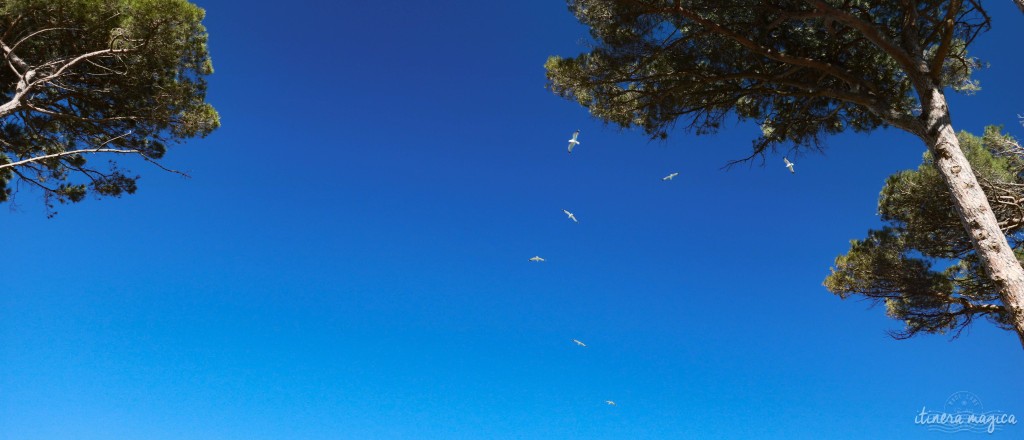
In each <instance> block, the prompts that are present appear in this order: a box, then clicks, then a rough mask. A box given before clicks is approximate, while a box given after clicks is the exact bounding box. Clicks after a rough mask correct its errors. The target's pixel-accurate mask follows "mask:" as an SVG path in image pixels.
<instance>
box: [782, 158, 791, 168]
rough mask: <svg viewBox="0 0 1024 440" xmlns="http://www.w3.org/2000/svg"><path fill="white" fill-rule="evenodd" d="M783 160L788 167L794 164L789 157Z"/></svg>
mask: <svg viewBox="0 0 1024 440" xmlns="http://www.w3.org/2000/svg"><path fill="white" fill-rule="evenodd" d="M782 161H783V162H786V167H787V168H788V167H791V166H793V162H790V161H789V158H788V157H783V158H782Z"/></svg>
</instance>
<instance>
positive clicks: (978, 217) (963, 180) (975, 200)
mask: <svg viewBox="0 0 1024 440" xmlns="http://www.w3.org/2000/svg"><path fill="white" fill-rule="evenodd" d="M925 102H928V104H929V105H928V106H927V108H926V110H925V111H926V113H925V115H926V119H925V123H926V126H925V132H924V133H923V135H924V140H925V142H926V143H927V144H928V148H929V149H930V150H931V152H932V154H933V155H934V157H935V165H936V168H938V170H939V174H940V175H942V179H943V180H944V181H945V182H946V185H947V186H948V187H949V189H950V192H951V193H952V196H953V206H955V207H956V210H957V213H958V214H959V215H960V221H961V222H962V223H963V225H964V229H965V230H967V233H968V235H970V237H971V242H972V243H974V249H975V251H977V253H978V256H979V257H980V259H981V263H982V266H984V268H985V271H986V272H987V273H988V275H989V277H990V278H991V279H992V281H993V282H994V283H995V284H996V286H998V287H999V294H1000V296H1001V298H1002V301H1003V305H1005V306H1006V308H1007V309H1008V310H1009V311H1010V315H1011V319H1012V320H1013V326H1014V328H1015V329H1016V330H1017V336H1018V337H1019V338H1020V341H1021V345H1022V346H1024V267H1022V266H1021V264H1020V262H1019V261H1018V260H1017V257H1016V256H1015V255H1014V253H1013V249H1011V248H1010V245H1009V243H1008V242H1007V241H1006V236H1005V235H1003V232H1002V230H1000V229H999V221H998V220H996V215H995V213H994V212H993V211H992V207H991V206H990V205H989V203H988V198H987V197H985V193H984V191H982V189H981V185H979V184H978V179H977V177H975V175H974V170H973V169H971V164H970V163H969V162H967V156H965V155H964V153H963V151H962V150H961V149H960V142H959V141H958V140H957V138H956V133H955V132H954V131H953V125H952V123H951V121H950V117H949V108H948V107H947V105H946V98H945V96H944V95H943V93H942V90H940V89H938V88H933V89H931V90H929V96H928V97H927V99H926V100H925Z"/></svg>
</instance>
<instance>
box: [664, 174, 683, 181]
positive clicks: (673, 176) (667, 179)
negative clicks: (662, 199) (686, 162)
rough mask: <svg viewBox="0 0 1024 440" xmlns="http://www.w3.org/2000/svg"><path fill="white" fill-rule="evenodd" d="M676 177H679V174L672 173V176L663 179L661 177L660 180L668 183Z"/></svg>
mask: <svg viewBox="0 0 1024 440" xmlns="http://www.w3.org/2000/svg"><path fill="white" fill-rule="evenodd" d="M678 175H679V173H672V174H669V175H667V176H665V177H662V178H661V180H664V181H666V182H667V181H669V180H672V179H674V178H675V177H676V176H678Z"/></svg>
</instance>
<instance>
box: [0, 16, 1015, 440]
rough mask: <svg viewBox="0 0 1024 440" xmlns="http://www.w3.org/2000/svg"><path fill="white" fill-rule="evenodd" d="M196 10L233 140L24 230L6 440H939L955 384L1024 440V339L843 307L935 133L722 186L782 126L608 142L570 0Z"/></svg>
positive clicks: (1010, 74) (857, 147) (4, 312)
mask: <svg viewBox="0 0 1024 440" xmlns="http://www.w3.org/2000/svg"><path fill="white" fill-rule="evenodd" d="M198 3H199V4H200V5H201V6H203V7H204V8H206V10H207V19H206V25H207V27H208V29H209V32H210V36H211V38H210V47H211V51H212V55H213V60H214V65H215V68H216V73H215V74H214V75H213V76H212V77H211V81H210V94H209V100H210V101H211V102H212V103H213V104H214V105H215V106H216V107H217V109H218V110H219V111H220V113H221V115H222V118H223V128H221V129H220V130H219V131H217V132H216V133H214V134H213V135H211V136H210V137H208V138H207V139H204V140H200V141H194V142H190V143H188V144H185V145H182V146H179V147H177V148H175V149H173V150H172V151H171V152H170V153H169V154H168V156H167V165H168V166H170V167H173V168H180V169H184V170H188V171H189V172H190V173H191V175H192V176H193V177H192V179H189V180H185V179H182V178H180V177H178V176H175V175H172V174H167V173H163V172H161V171H159V170H158V169H155V168H153V167H147V166H145V164H136V165H134V166H133V169H134V170H135V171H137V172H139V173H141V174H142V175H143V179H142V180H141V181H140V190H139V192H138V193H137V194H136V195H134V196H130V197H126V198H123V199H109V200H87V201H86V202H84V203H81V204H78V205H74V206H65V207H60V208H59V211H60V213H59V215H57V216H56V218H54V219H51V220H47V219H46V218H45V215H44V213H43V208H42V202H41V200H40V196H39V194H38V193H33V192H32V191H23V192H22V193H20V194H18V198H17V202H18V207H17V210H14V211H11V212H8V208H9V206H3V207H2V208H0V209H3V211H4V212H3V213H2V215H0V223H2V224H3V225H4V229H5V231H6V234H5V240H4V244H3V249H4V252H3V253H2V254H0V255H2V256H0V263H2V267H3V275H2V284H3V288H2V293H0V438H2V439H11V440H35V439H75V440H89V439H97V440H100V439H102V440H107V439H146V440H162V439H174V440H186V439H254V440H262V439H309V440H316V439H332V440H336V439H735V438H763V439H819V438H831V439H860V438H901V439H930V438H946V437H944V436H946V435H949V434H941V433H934V432H929V431H927V430H925V429H924V428H923V427H921V426H916V425H914V423H913V421H914V416H915V414H917V413H918V412H919V411H920V410H921V408H922V406H927V407H928V408H929V409H933V408H935V409H941V408H942V406H943V403H944V401H945V399H946V398H947V397H949V396H950V395H951V394H952V393H954V392H957V391H970V392H972V393H974V394H975V395H977V396H978V397H979V398H980V399H981V401H982V403H983V404H984V405H985V408H986V409H988V410H1002V411H1006V412H1010V413H1015V414H1016V415H1017V417H1018V418H1022V417H1024V398H1022V396H1024V383H1021V382H1020V381H1019V380H1018V379H1019V378H1020V371H1021V368H1022V366H1024V351H1022V350H1021V347H1020V344H1019V343H1018V342H1017V339H1016V337H1015V336H1014V335H1013V334H1011V333H1009V332H1005V331H999V330H996V329H994V328H993V327H992V326H991V325H990V324H988V323H985V322H979V323H977V324H975V325H974V326H973V327H972V328H971V329H970V331H969V332H965V333H964V335H963V336H962V337H961V338H960V339H959V340H956V341H953V342H950V341H949V340H948V338H946V337H942V336H923V337H918V338H915V339H912V340H908V341H896V340H893V339H890V338H889V337H888V336H886V335H885V330H887V329H892V328H896V326H898V325H899V323H898V322H895V321H892V320H889V319H888V318H886V317H885V316H884V311H883V308H881V307H875V308H869V304H868V303H867V302H863V301H857V300H847V301H841V300H839V299H838V298H837V297H834V296H833V295H831V294H830V293H828V292H827V291H826V290H825V289H824V288H823V287H822V286H821V281H822V279H823V277H824V276H825V275H826V274H827V273H828V269H829V266H830V265H831V263H832V261H833V259H834V258H835V256H836V255H838V254H840V253H842V252H845V251H846V249H847V247H848V240H850V239H852V238H860V237H862V236H864V234H865V232H866V231H867V229H869V228H871V227H877V226H878V219H877V217H876V216H875V215H874V213H875V207H876V200H877V194H878V191H879V190H880V189H881V186H882V183H883V180H884V178H885V177H886V176H887V175H889V174H891V173H893V172H895V171H897V170H900V169H906V168H911V167H916V166H917V164H918V163H919V161H920V156H921V153H922V152H923V151H924V146H923V145H922V144H921V143H920V142H919V141H917V140H916V139H913V138H911V137H909V136H907V135H904V134H902V133H900V132H897V131H895V130H888V131H878V132H875V133H872V134H870V135H843V136H839V137H835V138H831V139H830V140H829V149H828V151H827V153H826V155H812V156H799V157H795V158H792V157H791V159H793V160H794V162H796V164H797V165H796V167H797V174H795V175H791V174H790V173H789V172H787V171H786V170H785V168H783V165H782V158H781V157H780V156H771V157H769V158H768V161H767V163H766V164H765V166H763V167H762V166H760V164H754V166H751V167H747V166H740V167H736V168H734V169H732V170H730V171H724V170H722V169H721V166H722V165H723V164H725V163H726V162H727V161H728V160H730V159H735V158H738V157H742V156H744V155H746V154H747V153H748V148H749V140H750V139H751V138H752V137H753V136H754V135H755V134H756V132H757V129H756V127H754V126H751V125H739V126H735V127H729V128H728V129H726V130H724V131H723V132H722V133H720V134H719V135H716V136H707V137H695V136H689V135H686V134H684V133H681V132H677V133H673V135H672V136H671V137H670V138H669V140H668V141H666V142H649V141H648V140H647V139H646V138H645V137H644V136H643V135H642V134H641V133H637V132H630V131H620V130H618V129H616V128H614V127H605V126H603V125H602V124H601V123H600V122H598V121H595V120H592V119H591V118H590V117H589V116H588V114H587V113H586V111H585V110H584V109H583V108H581V107H579V106H578V105H576V104H574V103H571V102H568V101H563V100H561V99H559V98H557V97H555V96H554V95H552V94H551V93H550V92H548V91H546V90H545V89H544V83H545V79H544V70H543V67H542V66H543V63H544V61H545V59H546V57H547V56H548V55H551V54H560V55H565V56H570V55H575V54H577V53H579V52H581V51H583V50H585V47H584V45H583V44H582V43H581V42H582V41H584V39H585V37H586V30H585V29H584V28H582V27H581V26H580V25H579V24H578V23H577V22H576V21H575V19H574V18H573V17H572V16H571V15H570V13H569V12H568V11H567V10H566V7H565V5H564V4H563V3H562V2H560V1H557V0H548V1H539V0H531V1H510V2H489V1H488V2H467V1H458V2H457V1H453V0H438V1H432V2H404V1H397V0H382V1H376V2H341V3H340V4H339V3H338V2H333V1H331V2H328V1H296V2H290V3H281V2H270V1H253V2H247V3H246V5H245V6H244V7H240V6H239V4H240V3H238V2H234V1H226V0H203V1H199V2H198ZM986 5H987V6H988V7H989V8H990V12H991V13H992V15H993V21H994V29H993V31H992V32H991V33H989V34H987V35H985V36H983V37H982V38H981V40H980V41H979V42H978V44H977V49H976V54H978V55H980V56H982V57H983V58H985V59H986V60H987V61H989V62H990V63H991V68H990V69H988V70H985V71H982V72H980V73H979V74H978V75H977V77H978V78H979V79H980V80H981V81H982V87H983V90H982V91H981V92H980V93H979V94H978V95H976V96H973V97H954V98H953V100H952V101H953V103H952V111H953V120H954V125H955V127H956V128H958V129H967V130H971V131H975V132H980V131H981V129H982V127H983V126H984V125H985V124H989V123H997V124H1004V125H1006V126H1007V127H1008V129H1009V132H1010V133H1012V134H1015V135H1017V136H1018V137H1024V129H1022V128H1021V127H1020V126H1019V125H1016V124H1017V123H1016V116H1015V115H1016V114H1017V113H1024V91H1022V87H1021V82H1020V72H1022V71H1024V60H1022V58H1021V57H1020V56H1019V54H1020V44H1021V38H1020V35H1021V34H1020V32H1019V29H1021V28H1022V27H1024V15H1021V14H1020V12H1019V11H1017V10H1016V9H1014V7H1013V5H1012V4H1011V2H1010V1H1009V0H1000V1H991V2H987V3H986ZM577 128H579V129H582V134H581V136H580V140H581V141H582V144H581V145H580V147H578V148H577V150H576V151H575V152H574V153H573V155H572V156H571V157H570V156H569V155H567V154H566V152H565V146H566V140H567V139H568V138H569V136H570V134H571V133H572V131H573V130H575V129H577ZM673 171H678V172H679V173H680V175H679V177H677V178H676V179H675V180H674V181H672V182H662V181H661V180H660V179H661V177H662V176H664V175H666V174H668V173H670V172H673ZM562 209H568V210H570V211H573V212H574V213H576V215H577V216H578V217H579V220H580V223H579V224H573V223H571V222H570V221H568V220H567V219H566V218H565V216H564V215H563V214H562V212H561V210H562ZM534 255H540V256H543V257H544V258H546V259H547V261H546V262H544V263H541V264H533V263H530V262H528V261H527V259H528V258H530V257H532V256H534ZM573 338H578V339H580V340H582V341H584V342H586V343H587V344H588V345H589V346H588V347H587V348H580V347H576V346H575V345H574V344H573V343H572V342H571V340H572V339H573ZM605 400H614V401H616V402H617V403H618V405H617V406H616V407H609V406H607V405H605V404H604V401H605ZM1022 435H1024V426H1021V425H1018V426H1015V427H1011V428H1009V429H1007V430H1004V431H1002V432H997V433H996V434H995V435H994V436H993V438H1021V436H1022ZM953 436H954V437H957V436H964V434H960V435H953ZM950 438H952V437H950Z"/></svg>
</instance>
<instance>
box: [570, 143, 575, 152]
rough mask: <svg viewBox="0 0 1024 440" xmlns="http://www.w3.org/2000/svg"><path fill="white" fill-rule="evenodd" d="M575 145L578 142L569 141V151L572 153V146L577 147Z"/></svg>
mask: <svg viewBox="0 0 1024 440" xmlns="http://www.w3.org/2000/svg"><path fill="white" fill-rule="evenodd" d="M575 146H576V143H575V142H573V141H569V152H570V153H572V148H573V147H575Z"/></svg>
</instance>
